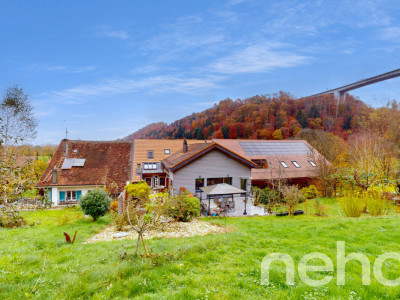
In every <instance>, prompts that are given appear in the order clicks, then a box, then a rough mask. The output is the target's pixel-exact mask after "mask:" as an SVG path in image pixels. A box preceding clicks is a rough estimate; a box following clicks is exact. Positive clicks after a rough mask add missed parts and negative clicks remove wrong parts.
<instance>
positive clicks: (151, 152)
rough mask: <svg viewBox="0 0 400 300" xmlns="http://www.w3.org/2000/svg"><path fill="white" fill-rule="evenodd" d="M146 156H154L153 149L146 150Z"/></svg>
mask: <svg viewBox="0 0 400 300" xmlns="http://www.w3.org/2000/svg"><path fill="white" fill-rule="evenodd" d="M147 158H154V151H153V150H148V151H147Z"/></svg>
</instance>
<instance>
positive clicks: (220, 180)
mask: <svg viewBox="0 0 400 300" xmlns="http://www.w3.org/2000/svg"><path fill="white" fill-rule="evenodd" d="M219 183H226V184H232V177H219V178H207V185H214V184H219Z"/></svg>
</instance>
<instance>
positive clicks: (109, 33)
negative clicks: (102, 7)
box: [97, 26, 130, 40]
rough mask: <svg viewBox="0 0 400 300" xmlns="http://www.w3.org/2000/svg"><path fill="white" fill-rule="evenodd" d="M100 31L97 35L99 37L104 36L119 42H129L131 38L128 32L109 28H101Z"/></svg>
mask: <svg viewBox="0 0 400 300" xmlns="http://www.w3.org/2000/svg"><path fill="white" fill-rule="evenodd" d="M99 29H100V30H99V31H98V33H97V35H99V36H104V37H109V38H114V39H119V40H127V39H129V37H130V36H129V34H128V32H127V31H125V30H115V29H111V28H110V27H108V26H101V27H100V28H99Z"/></svg>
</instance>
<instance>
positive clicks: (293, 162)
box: [292, 160, 301, 168]
mask: <svg viewBox="0 0 400 300" xmlns="http://www.w3.org/2000/svg"><path fill="white" fill-rule="evenodd" d="M292 164H294V166H295V167H296V168H301V166H300V165H299V163H298V162H297V161H295V160H292Z"/></svg>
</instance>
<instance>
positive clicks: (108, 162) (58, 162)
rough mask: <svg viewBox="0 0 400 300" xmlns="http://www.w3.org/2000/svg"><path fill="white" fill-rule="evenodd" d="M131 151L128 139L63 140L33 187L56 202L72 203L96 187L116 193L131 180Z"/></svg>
mask: <svg viewBox="0 0 400 300" xmlns="http://www.w3.org/2000/svg"><path fill="white" fill-rule="evenodd" d="M132 150H133V148H132V142H118V141H112V142H104V141H102V142H96V141H72V140H67V139H64V140H62V141H61V143H60V145H59V146H58V148H57V150H56V153H55V154H54V157H53V159H52V160H51V161H50V164H49V166H48V167H47V169H46V171H45V172H44V174H43V175H42V177H41V179H40V180H39V182H38V183H37V185H36V187H37V188H38V189H39V190H40V191H42V192H46V193H47V195H48V197H49V199H50V200H51V202H52V203H53V204H56V205H59V204H68V203H76V202H77V201H78V200H79V198H80V197H81V196H82V195H85V194H86V193H87V191H89V190H93V189H96V188H104V187H105V188H107V189H108V190H109V191H110V193H111V194H114V195H119V193H120V192H121V191H122V190H123V189H124V187H125V185H126V182H127V181H130V180H132V177H131V175H132Z"/></svg>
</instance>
